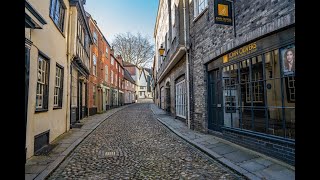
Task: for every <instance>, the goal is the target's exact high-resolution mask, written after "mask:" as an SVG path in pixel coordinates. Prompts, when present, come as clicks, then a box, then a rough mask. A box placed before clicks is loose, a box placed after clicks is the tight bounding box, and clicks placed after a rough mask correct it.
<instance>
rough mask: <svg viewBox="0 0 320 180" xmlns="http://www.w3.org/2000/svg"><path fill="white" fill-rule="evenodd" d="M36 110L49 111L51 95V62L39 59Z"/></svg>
mask: <svg viewBox="0 0 320 180" xmlns="http://www.w3.org/2000/svg"><path fill="white" fill-rule="evenodd" d="M36 92H37V95H36V110H48V100H49V99H48V95H49V60H48V59H45V58H44V57H43V56H41V55H39V57H38V78H37V91H36Z"/></svg>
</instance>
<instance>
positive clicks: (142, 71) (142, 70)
mask: <svg viewBox="0 0 320 180" xmlns="http://www.w3.org/2000/svg"><path fill="white" fill-rule="evenodd" d="M140 71H141V73H140V76H139V80H140V78H141V74H142V73H143V75H144V79H145V80H146V82H147V77H146V73H144V69H143V68H141V70H140Z"/></svg>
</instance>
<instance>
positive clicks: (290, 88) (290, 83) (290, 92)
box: [285, 76, 296, 103]
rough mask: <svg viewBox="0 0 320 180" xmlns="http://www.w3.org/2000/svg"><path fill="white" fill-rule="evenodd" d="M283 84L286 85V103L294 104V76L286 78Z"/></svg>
mask: <svg viewBox="0 0 320 180" xmlns="http://www.w3.org/2000/svg"><path fill="white" fill-rule="evenodd" d="M285 83H286V94H287V102H288V103H295V101H296V90H295V77H294V76H288V77H286V78H285Z"/></svg>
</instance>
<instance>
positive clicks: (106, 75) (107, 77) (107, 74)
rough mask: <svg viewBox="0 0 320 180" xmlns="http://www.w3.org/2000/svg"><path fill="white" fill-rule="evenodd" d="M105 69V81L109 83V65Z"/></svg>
mask: <svg viewBox="0 0 320 180" xmlns="http://www.w3.org/2000/svg"><path fill="white" fill-rule="evenodd" d="M105 69H106V77H105V79H106V82H108V65H106V66H105Z"/></svg>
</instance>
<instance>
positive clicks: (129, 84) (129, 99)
mask: <svg viewBox="0 0 320 180" xmlns="http://www.w3.org/2000/svg"><path fill="white" fill-rule="evenodd" d="M135 86H136V84H135V81H134V80H133V78H132V77H131V75H130V73H129V72H128V70H126V69H124V96H125V97H124V104H131V103H135V101H136V99H135V97H136V96H135V94H136V87H135Z"/></svg>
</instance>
